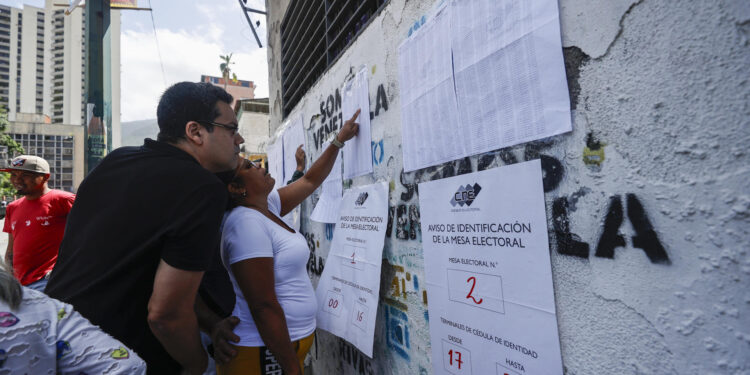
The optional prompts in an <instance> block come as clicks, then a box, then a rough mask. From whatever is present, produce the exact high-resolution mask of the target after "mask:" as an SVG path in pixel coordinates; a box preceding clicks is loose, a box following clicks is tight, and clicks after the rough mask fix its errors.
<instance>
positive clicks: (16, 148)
mask: <svg viewBox="0 0 750 375" xmlns="http://www.w3.org/2000/svg"><path fill="white" fill-rule="evenodd" d="M8 125H9V123H8V112H7V111H6V110H5V107H4V106H1V105H0V146H5V148H6V149H7V152H8V154H7V157H11V156H12V155H18V154H23V153H24V150H23V147H21V145H19V144H18V143H17V142H16V141H14V140H13V138H11V137H10V136H9V135H7V134H5V131H6V130H7V129H8ZM15 194H16V189H15V188H13V185H11V184H10V178H9V176H8V174H7V173H0V195H5V196H6V197H10V196H13V195H15Z"/></svg>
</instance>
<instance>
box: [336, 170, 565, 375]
mask: <svg viewBox="0 0 750 375" xmlns="http://www.w3.org/2000/svg"><path fill="white" fill-rule="evenodd" d="M419 206H420V209H421V228H422V238H423V242H422V245H423V247H424V253H425V254H429V256H425V257H424V258H425V259H424V262H425V267H424V269H425V281H426V287H427V299H428V301H429V302H430V303H429V305H428V310H429V314H430V319H429V326H430V341H431V343H432V365H433V370H434V373H435V374H453V375H456V374H458V375H460V374H501V375H502V374H513V375H518V374H562V373H563V372H562V360H561V355H560V340H559V336H558V328H557V318H556V311H555V300H554V293H553V289H552V270H551V266H550V256H549V243H548V237H547V217H546V214H545V206H544V191H543V188H542V171H541V163H540V161H539V160H538V159H537V160H532V161H529V162H525V163H519V164H513V165H509V166H505V167H500V168H493V169H490V170H486V171H482V172H475V173H471V174H465V175H461V176H456V177H451V178H444V179H441V180H436V181H431V182H425V183H420V184H419ZM326 267H327V265H326ZM521 368H523V370H521Z"/></svg>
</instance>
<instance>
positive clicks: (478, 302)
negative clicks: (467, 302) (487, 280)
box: [466, 276, 484, 305]
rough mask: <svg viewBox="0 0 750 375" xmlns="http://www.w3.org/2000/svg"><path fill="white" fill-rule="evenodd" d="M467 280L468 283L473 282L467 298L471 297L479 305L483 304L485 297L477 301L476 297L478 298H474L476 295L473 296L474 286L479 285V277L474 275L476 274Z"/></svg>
mask: <svg viewBox="0 0 750 375" xmlns="http://www.w3.org/2000/svg"><path fill="white" fill-rule="evenodd" d="M466 282H467V283H471V290H469V294H467V295H466V298H467V299H468V298H471V300H472V301H474V303H476V304H477V305H481V304H482V301H483V300H484V299H483V298H480V299H479V301H477V299H476V298H474V296H472V295H471V294H472V293H474V287H475V286H477V278H476V277H474V276H472V277H470V278H468V279H466Z"/></svg>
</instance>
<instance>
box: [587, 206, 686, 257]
mask: <svg viewBox="0 0 750 375" xmlns="http://www.w3.org/2000/svg"><path fill="white" fill-rule="evenodd" d="M609 202H610V204H609V210H608V211H607V216H606V218H605V219H604V232H603V233H602V236H601V238H600V239H599V245H597V247H596V253H595V254H594V255H596V256H598V257H602V258H609V259H613V258H614V257H615V248H617V247H625V238H624V237H623V236H622V235H621V234H619V229H620V226H621V225H622V222H623V218H624V215H623V210H622V201H621V199H620V196H619V195H616V196H613V197H612V198H610V201H609ZM627 202H628V210H627V212H628V219H629V220H630V223H631V224H632V225H633V229H634V230H635V233H636V234H635V236H633V237H632V241H633V247H635V248H639V249H642V250H643V251H644V252H645V253H646V256H648V259H649V260H650V261H651V263H659V264H671V263H672V262H671V261H670V260H669V256H668V255H667V251H666V250H665V249H664V246H662V244H661V242H660V241H659V237H658V236H657V235H656V232H655V231H654V227H653V225H651V221H650V220H649V219H648V216H647V215H646V210H644V209H643V204H641V201H640V200H639V199H638V197H637V196H636V195H635V194H628V195H627Z"/></svg>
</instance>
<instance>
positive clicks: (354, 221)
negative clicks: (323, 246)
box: [315, 182, 388, 358]
mask: <svg viewBox="0 0 750 375" xmlns="http://www.w3.org/2000/svg"><path fill="white" fill-rule="evenodd" d="M387 224H388V185H387V184H386V183H385V182H383V183H376V184H372V185H367V186H362V187H358V188H352V189H349V190H348V191H346V193H344V197H343V198H342V199H341V209H340V214H339V220H338V223H336V230H335V231H334V232H333V241H332V242H331V251H330V252H329V253H328V259H327V260H326V266H325V268H324V269H323V274H322V275H321V276H320V281H319V282H318V289H317V290H316V291H315V294H316V297H317V299H318V314H317V320H318V328H322V329H324V330H326V331H328V332H331V333H333V334H334V335H336V336H339V337H341V338H343V339H344V340H346V341H349V342H350V343H352V344H353V345H354V346H356V347H357V349H359V350H361V351H362V352H363V353H365V354H366V355H368V356H369V357H370V358H372V343H373V339H374V337H375V336H374V334H375V316H376V315H377V311H378V296H379V294H378V293H379V291H380V264H381V259H382V256H383V243H384V240H385V229H386V225H387Z"/></svg>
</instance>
